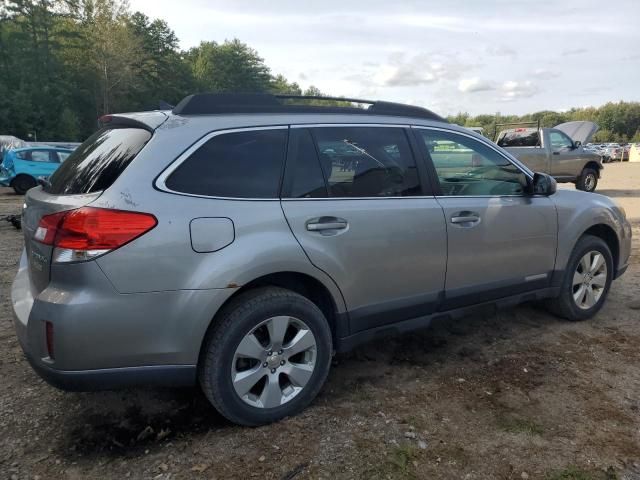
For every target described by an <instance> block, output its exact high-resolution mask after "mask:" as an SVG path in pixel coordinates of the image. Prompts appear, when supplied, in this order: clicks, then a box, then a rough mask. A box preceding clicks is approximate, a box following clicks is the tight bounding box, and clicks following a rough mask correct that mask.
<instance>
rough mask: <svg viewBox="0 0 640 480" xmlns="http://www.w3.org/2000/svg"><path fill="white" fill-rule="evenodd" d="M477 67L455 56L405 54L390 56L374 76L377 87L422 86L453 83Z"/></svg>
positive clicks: (399, 53)
mask: <svg viewBox="0 0 640 480" xmlns="http://www.w3.org/2000/svg"><path fill="white" fill-rule="evenodd" d="M475 67H476V66H475V65H471V64H465V63H462V62H460V61H458V60H457V58H456V56H455V55H448V56H446V57H444V56H443V55H441V54H434V55H428V54H424V53H423V54H419V55H415V56H412V57H408V56H407V55H406V54H405V53H404V52H395V53H393V54H391V55H389V58H388V61H387V63H386V64H384V65H381V66H380V67H379V68H378V70H377V72H376V73H375V74H374V76H373V81H374V83H375V84H376V85H379V86H384V87H408V86H420V85H427V84H430V83H434V82H437V81H441V80H442V81H451V80H455V79H457V78H459V77H460V75H461V74H462V73H463V72H465V71H468V70H471V69H473V68H475Z"/></svg>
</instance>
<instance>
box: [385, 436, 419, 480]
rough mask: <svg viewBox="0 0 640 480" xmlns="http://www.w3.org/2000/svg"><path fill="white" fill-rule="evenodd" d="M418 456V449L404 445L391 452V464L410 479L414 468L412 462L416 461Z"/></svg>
mask: <svg viewBox="0 0 640 480" xmlns="http://www.w3.org/2000/svg"><path fill="white" fill-rule="evenodd" d="M417 456H418V455H417V451H416V448H415V447H414V446H413V445H408V444H404V445H400V446H398V447H395V448H394V449H393V450H391V453H390V454H389V463H390V464H391V465H392V466H393V467H394V469H395V470H397V471H398V472H400V473H401V474H402V475H403V476H407V477H409V474H410V470H411V467H412V463H411V462H412V461H413V460H415V459H416V457H417Z"/></svg>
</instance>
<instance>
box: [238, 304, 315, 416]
mask: <svg viewBox="0 0 640 480" xmlns="http://www.w3.org/2000/svg"><path fill="white" fill-rule="evenodd" d="M316 353H317V347H316V338H315V336H314V335H313V332H312V331H311V329H310V328H309V327H308V326H307V325H306V324H305V323H304V322H303V321H302V320H300V319H298V318H295V317H290V316H277V317H271V318H268V319H267V320H265V321H264V322H262V323H260V324H259V325H258V326H257V327H256V328H254V329H253V330H251V331H250V332H249V333H247V334H246V335H245V336H244V337H243V339H242V340H241V341H240V343H239V345H238V347H237V348H236V351H235V354H234V356H233V363H232V365H231V381H232V382H233V388H234V390H235V392H236V394H237V395H238V396H239V397H240V398H241V399H242V401H243V402H245V403H247V404H249V405H251V406H253V407H258V408H275V407H279V406H281V405H283V404H285V403H287V402H289V401H290V400H292V399H293V398H294V397H295V396H297V395H298V394H299V393H300V392H301V391H302V390H303V389H304V387H305V386H306V385H307V383H308V382H309V380H310V379H311V376H312V374H313V371H314V368H315V365H316V357H317V355H316Z"/></svg>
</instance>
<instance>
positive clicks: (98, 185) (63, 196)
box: [22, 119, 152, 296]
mask: <svg viewBox="0 0 640 480" xmlns="http://www.w3.org/2000/svg"><path fill="white" fill-rule="evenodd" d="M110 120H111V119H110ZM151 136H152V131H150V129H149V127H146V126H143V125H141V124H138V125H134V124H132V123H131V122H128V123H127V122H125V123H120V124H118V123H117V122H113V123H110V126H109V127H108V128H103V129H101V130H99V131H98V132H96V133H95V134H93V135H92V136H91V137H89V138H88V139H87V140H86V141H85V142H84V143H83V144H82V145H80V146H79V147H78V148H77V149H76V150H75V151H74V152H73V153H72V154H71V155H70V156H69V158H67V160H65V162H64V163H63V164H62V165H60V168H58V169H57V170H56V172H55V173H54V174H53V175H52V176H51V177H50V178H49V180H48V181H46V182H45V185H43V186H42V187H35V188H32V189H31V190H29V191H28V192H27V194H26V196H25V205H24V210H23V218H22V225H23V231H24V239H25V249H26V253H27V258H28V262H29V277H30V282H31V288H32V293H33V294H34V296H35V295H37V294H38V293H40V292H41V291H42V290H44V289H45V288H46V286H47V285H48V284H49V281H50V276H51V258H52V254H53V247H51V246H49V245H45V244H43V243H41V242H39V241H37V240H35V239H34V235H35V234H36V231H37V230H38V226H39V225H40V222H41V220H42V219H43V217H44V216H46V215H50V214H53V213H56V212H62V211H68V210H74V209H77V208H81V207H84V206H86V205H89V204H90V203H91V202H93V201H95V200H96V199H97V198H98V197H99V196H100V195H101V194H102V192H103V191H104V190H105V189H107V188H109V187H110V186H111V185H112V184H113V182H114V181H115V180H116V179H117V178H118V176H120V174H121V173H122V172H123V171H124V170H125V169H126V168H127V166H128V165H129V164H130V163H131V161H132V160H133V159H134V158H135V156H136V155H137V154H138V153H139V152H140V150H142V148H143V147H144V146H145V145H146V143H147V142H148V141H149V140H150V139H151Z"/></svg>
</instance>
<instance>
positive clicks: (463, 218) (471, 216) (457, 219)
mask: <svg viewBox="0 0 640 480" xmlns="http://www.w3.org/2000/svg"><path fill="white" fill-rule="evenodd" d="M451 223H453V224H455V225H460V226H461V227H471V226H473V225H477V224H478V223H480V215H479V214H477V213H476V212H457V213H454V214H453V215H452V216H451Z"/></svg>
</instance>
